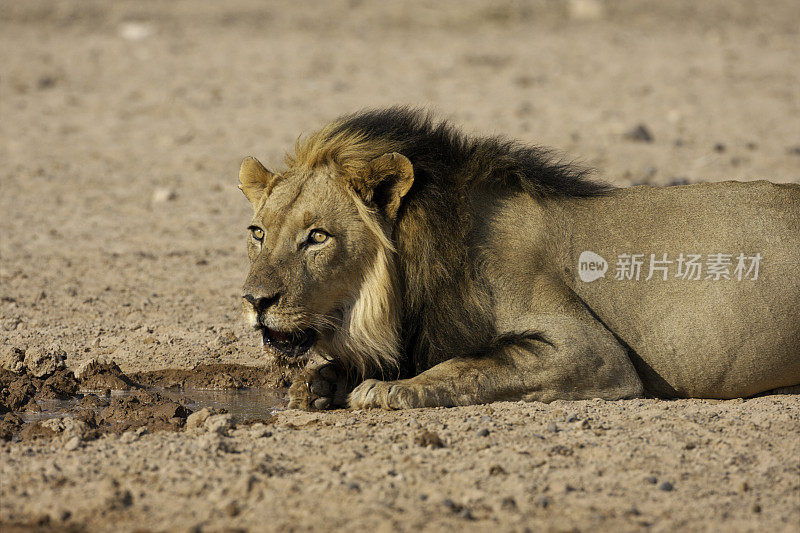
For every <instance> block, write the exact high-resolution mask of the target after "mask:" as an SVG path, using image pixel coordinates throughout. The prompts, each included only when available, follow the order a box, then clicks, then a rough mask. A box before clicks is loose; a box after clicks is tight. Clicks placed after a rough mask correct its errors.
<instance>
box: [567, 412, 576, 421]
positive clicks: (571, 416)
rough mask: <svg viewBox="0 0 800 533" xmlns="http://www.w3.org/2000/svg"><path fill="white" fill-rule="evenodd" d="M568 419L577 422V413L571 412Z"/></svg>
mask: <svg viewBox="0 0 800 533" xmlns="http://www.w3.org/2000/svg"><path fill="white" fill-rule="evenodd" d="M566 421H567V422H577V421H578V415H576V414H575V413H570V414H569V415H567V418H566Z"/></svg>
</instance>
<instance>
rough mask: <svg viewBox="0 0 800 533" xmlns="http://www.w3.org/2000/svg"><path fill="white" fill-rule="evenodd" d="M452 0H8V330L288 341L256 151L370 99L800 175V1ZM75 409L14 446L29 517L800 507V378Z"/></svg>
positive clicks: (547, 141)
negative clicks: (121, 422)
mask: <svg viewBox="0 0 800 533" xmlns="http://www.w3.org/2000/svg"><path fill="white" fill-rule="evenodd" d="M298 4H299V3H298ZM427 4H428V3H424V2H421V1H414V2H404V3H388V2H387V3H383V2H361V1H357V0H354V1H349V2H344V1H335V2H325V3H303V5H301V6H297V5H295V2H288V1H287V2H283V1H275V2H270V3H269V4H262V3H258V2H255V1H253V2H248V1H235V2H211V1H193V2H189V1H179V2H170V3H142V2H132V1H130V2H128V1H123V2H114V3H111V2H99V1H86V2H58V3H51V2H44V1H39V0H35V1H30V2H13V3H12V2H5V3H2V4H0V66H1V67H2V69H0V117H2V120H0V140H2V142H0V184H2V194H0V343H2V349H3V350H4V351H8V350H13V349H14V348H17V349H20V350H31V349H34V350H41V351H43V352H45V353H54V352H56V351H63V352H64V354H65V356H66V364H67V366H68V367H70V368H74V369H77V368H79V367H80V366H81V365H82V364H83V363H85V362H86V361H88V360H90V359H91V358H99V359H113V360H114V361H116V362H117V363H118V364H119V365H120V367H121V368H122V369H123V370H124V371H126V372H134V371H143V370H156V369H162V368H179V369H187V368H191V367H193V366H194V365H196V364H199V363H225V364H227V363H238V364H246V365H252V366H262V367H263V366H264V365H265V364H266V361H265V359H264V357H263V355H262V354H261V351H260V349H259V348H258V342H257V339H256V338H254V336H253V335H251V334H249V333H248V332H247V330H246V328H245V327H244V325H243V324H242V323H241V321H240V320H239V316H238V308H239V300H238V295H239V287H240V285H241V282H242V280H243V278H244V274H245V267H246V258H245V254H244V228H245V227H246V225H247V222H248V217H249V214H250V206H249V204H248V203H247V201H246V200H245V199H244V197H243V196H242V195H241V193H240V192H239V191H237V190H236V187H235V181H236V178H235V176H236V170H237V169H238V164H239V162H240V161H241V158H242V157H243V156H244V155H247V154H252V155H255V156H257V157H259V158H260V159H262V160H263V161H265V162H271V163H273V164H276V165H277V164H278V163H279V161H280V158H281V156H282V154H283V152H284V151H285V150H287V149H288V148H289V147H290V146H291V145H292V144H293V143H294V141H295V139H296V137H297V135H298V134H300V133H301V132H303V131H308V130H309V129H312V128H314V127H316V126H319V125H320V124H322V123H324V122H325V121H327V120H330V119H332V118H333V117H335V116H337V115H339V114H341V113H344V112H348V111H352V110H355V109H358V108H361V107H365V106H379V105H389V104H395V103H412V104H421V105H427V106H431V107H433V108H435V109H437V110H439V111H440V112H441V113H442V115H444V116H447V117H450V118H452V119H453V120H454V121H456V122H458V123H460V124H463V126H464V127H465V129H466V130H468V131H472V132H482V133H502V134H505V135H508V136H511V137H516V138H520V139H523V140H525V141H528V142H532V143H536V144H543V145H549V146H554V147H556V148H558V149H560V150H563V151H564V154H565V157H566V158H569V159H575V160H578V161H582V162H583V163H585V164H587V165H590V166H593V167H595V168H596V169H597V170H598V175H599V176H601V177H603V178H605V179H607V180H609V181H611V182H613V183H615V184H619V185H628V184H633V183H659V184H663V183H670V182H672V181H676V180H677V181H681V180H685V181H689V182H692V181H697V180H720V179H730V178H735V179H742V180H752V179H762V178H763V179H771V180H773V181H778V182H792V181H794V182H798V181H800V91H798V90H797V88H798V87H800V66H799V65H800V62H798V61H797V57H800V38H798V34H797V27H798V26H799V25H800V5H799V4H798V3H797V2H796V1H794V0H776V1H773V2H768V3H767V2H764V3H760V2H746V3H745V2H742V3H736V4H735V5H734V3H731V2H725V1H708V2H701V3H698V2H693V1H689V0H686V1H674V2H668V3H667V2H657V1H653V2H638V1H632V0H631V1H625V0H621V1H615V2H609V3H597V2H594V1H592V0H573V1H571V2H554V1H545V0H540V1H532V2H524V3H523V2H510V1H501V2H492V3H489V2H485V3H481V2H475V1H454V0H446V1H443V2H439V3H437V6H438V7H437V8H436V9H431V8H430V7H427ZM639 125H644V126H645V128H646V129H647V130H648V132H649V133H650V136H651V137H652V139H651V140H650V141H649V142H647V141H642V140H638V141H637V140H636V139H633V138H631V137H630V136H628V135H626V134H627V133H628V132H630V131H632V130H634V129H635V128H637V127H638V126H639ZM59 353H60V352H59ZM425 431H428V432H431V433H433V434H435V436H433V435H431V434H428V433H424V432H425ZM62 433H64V434H63V435H60V436H56V437H51V438H46V439H40V440H37V441H33V442H11V443H3V444H0V485H1V486H0V525H2V528H3V529H4V530H13V527H12V526H14V525H15V526H19V527H34V526H35V527H39V528H41V529H44V530H46V529H48V528H52V529H57V530H63V529H68V528H71V529H74V530H81V529H84V528H86V529H90V530H129V531H132V530H142V529H144V530H176V529H178V530H184V529H192V528H194V529H195V530H197V529H200V530H212V531H219V530H225V529H249V530H253V531H256V530H293V529H296V530H305V529H307V528H313V529H317V530H331V529H337V528H342V529H343V528H344V527H349V528H353V527H355V528H374V529H378V530H389V529H408V530H417V529H429V530H439V529H445V528H462V529H470V530H472V529H474V530H488V529H493V530H497V529H500V530H516V531H523V530H524V529H525V528H531V529H532V530H539V529H541V530H554V531H556V530H558V531H561V530H573V529H576V530H656V531H672V530H675V529H686V530H707V531H712V530H720V529H725V530H730V531H755V530H775V531H797V530H798V529H800V528H799V527H798V524H799V523H800V463H798V459H797V458H798V457H800V438H799V436H800V397H799V396H798V395H796V394H795V395H773V396H766V397H762V398H756V399H751V400H745V401H736V400H734V401H726V402H715V401H691V400H687V401H676V402H666V401H658V400H638V401H625V402H577V403H557V404H551V405H543V404H536V403H531V404H517V403H499V404H494V405H490V406H476V407H468V408H457V409H433V410H422V411H409V412H403V413H385V412H346V411H337V412H330V413H322V414H308V413H300V412H294V411H285V412H281V413H280V414H279V415H278V416H277V418H276V419H274V420H271V421H268V423H267V424H256V425H253V426H243V425H239V426H237V425H235V424H234V423H233V422H231V421H230V420H229V419H228V418H225V417H224V415H222V418H215V419H212V422H210V423H208V424H206V423H202V424H198V425H197V427H196V428H195V429H189V430H186V429H182V430H181V431H178V432H175V431H157V430H156V429H154V430H153V431H152V432H149V431H148V430H131V431H128V432H124V433H123V434H122V435H121V436H117V435H114V434H107V435H104V436H100V438H97V439H94V440H90V439H78V442H77V444H76V443H75V441H74V440H73V437H74V435H72V434H68V433H67V432H66V431H63V432H62ZM67 436H69V437H70V438H69V439H67V438H65V437H67ZM436 437H438V440H441V443H442V445H443V446H442V447H441V448H432V447H428V446H422V445H421V444H426V443H433V444H434V445H435V444H437V442H438V440H437V438H436Z"/></svg>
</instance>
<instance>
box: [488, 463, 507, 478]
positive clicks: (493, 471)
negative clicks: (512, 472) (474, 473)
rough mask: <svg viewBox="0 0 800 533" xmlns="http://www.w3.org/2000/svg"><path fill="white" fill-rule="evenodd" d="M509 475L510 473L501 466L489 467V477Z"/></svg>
mask: <svg viewBox="0 0 800 533" xmlns="http://www.w3.org/2000/svg"><path fill="white" fill-rule="evenodd" d="M507 473H508V472H506V469H505V468H503V467H502V466H500V465H492V466H490V467H489V475H490V476H504V475H506V474H507Z"/></svg>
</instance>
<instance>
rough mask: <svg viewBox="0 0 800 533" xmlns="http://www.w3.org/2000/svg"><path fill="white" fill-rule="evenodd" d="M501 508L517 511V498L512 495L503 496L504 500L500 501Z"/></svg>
mask: <svg viewBox="0 0 800 533" xmlns="http://www.w3.org/2000/svg"><path fill="white" fill-rule="evenodd" d="M500 508H501V509H502V510H504V511H516V510H517V500H515V499H514V498H512V497H511V496H507V497H505V498H503V501H502V502H501V503H500Z"/></svg>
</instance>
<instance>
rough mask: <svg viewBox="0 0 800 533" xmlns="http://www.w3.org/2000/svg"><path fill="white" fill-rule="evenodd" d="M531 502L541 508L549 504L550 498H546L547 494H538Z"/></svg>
mask: <svg viewBox="0 0 800 533" xmlns="http://www.w3.org/2000/svg"><path fill="white" fill-rule="evenodd" d="M533 504H534V505H536V506H537V507H541V508H542V509H544V508H545V507H547V506H548V505H550V500H549V499H547V496H539V497H538V498H536V499H535V500H534V501H533Z"/></svg>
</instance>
